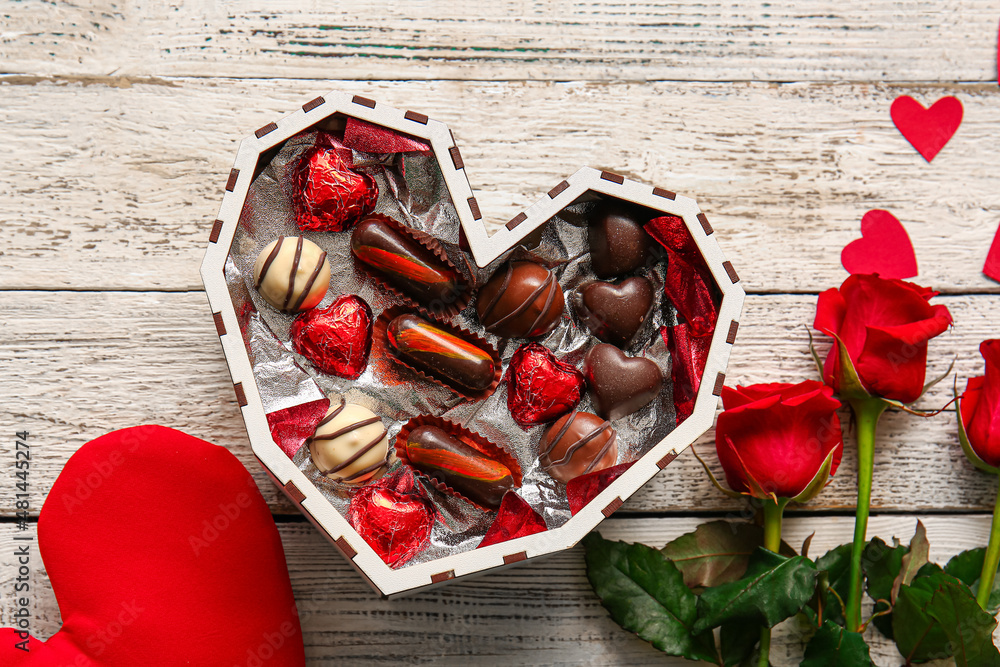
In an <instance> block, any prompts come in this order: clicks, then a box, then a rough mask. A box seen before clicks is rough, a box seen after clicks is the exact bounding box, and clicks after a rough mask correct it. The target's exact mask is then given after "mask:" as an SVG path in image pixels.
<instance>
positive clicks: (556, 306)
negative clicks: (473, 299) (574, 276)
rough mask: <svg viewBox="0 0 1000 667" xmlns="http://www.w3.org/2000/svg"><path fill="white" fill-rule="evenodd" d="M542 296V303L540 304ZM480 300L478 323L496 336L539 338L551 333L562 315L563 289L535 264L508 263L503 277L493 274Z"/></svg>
mask: <svg viewBox="0 0 1000 667" xmlns="http://www.w3.org/2000/svg"><path fill="white" fill-rule="evenodd" d="M529 290H530V291H529ZM543 294H544V301H542V302H541V303H539V300H540V299H542V296H543ZM480 296H481V297H482V299H483V300H482V301H481V303H480V304H479V305H477V307H476V311H477V313H478V315H479V320H480V322H482V324H483V327H484V328H485V329H486V330H487V331H488V332H490V333H492V334H496V335H498V336H505V337H527V338H531V337H534V336H541V335H543V334H546V333H548V332H549V331H551V330H552V328H553V327H554V326H555V325H556V323H557V322H558V320H559V317H560V316H561V315H562V310H563V294H562V288H561V287H559V284H558V282H556V277H555V275H554V274H553V273H552V271H550V270H548V269H546V268H545V267H544V266H542V265H540V264H536V263H535V262H527V261H520V262H508V263H507V265H506V269H505V271H504V272H503V274H502V277H501V274H500V273H499V272H498V273H497V274H495V275H494V276H493V277H492V278H491V279H490V280H489V281H488V282H487V283H486V285H485V286H484V287H483V289H482V290H481V291H480ZM529 317H530V318H531V319H527V318H529Z"/></svg>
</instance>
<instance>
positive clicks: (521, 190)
mask: <svg viewBox="0 0 1000 667" xmlns="http://www.w3.org/2000/svg"><path fill="white" fill-rule="evenodd" d="M2 80H6V81H8V82H12V85H6V86H4V88H3V95H4V107H5V114H6V116H7V120H8V122H7V124H5V125H4V126H3V127H4V129H0V138H2V140H3V142H4V146H6V147H7V149H8V154H9V156H10V159H9V160H8V163H7V164H8V165H9V166H8V168H7V169H4V170H3V171H2V172H0V219H3V220H4V225H2V226H0V247H3V253H2V254H0V288H3V289H19V288H32V289H125V290H144V289H167V290H191V289H200V287H201V281H200V277H199V275H198V267H199V262H200V260H201V257H202V255H203V254H204V251H205V248H206V247H207V245H208V238H209V234H210V231H211V228H212V224H213V222H214V220H215V217H216V214H217V212H218V207H219V204H220V202H221V200H222V194H223V187H224V185H225V183H226V179H227V177H228V175H229V170H230V166H231V164H232V160H233V159H234V157H235V154H236V146H237V143H238V141H239V140H240V139H241V138H242V137H243V136H244V135H247V134H249V133H250V132H253V131H254V130H255V129H257V128H260V127H262V126H264V125H266V124H267V123H268V122H270V121H273V120H276V119H278V118H280V117H281V115H282V114H283V113H286V112H288V111H290V110H293V109H296V108H297V107H298V106H300V105H301V104H302V103H303V102H304V101H307V100H310V99H312V98H313V97H315V96H316V95H317V94H318V93H323V92H326V91H327V89H328V88H330V87H339V88H344V89H346V90H349V91H352V92H356V93H359V94H364V95H366V96H369V97H371V98H373V99H376V100H379V101H384V102H385V103H388V104H393V105H395V106H399V107H404V108H412V109H417V110H420V111H422V112H424V113H427V114H428V115H430V116H431V117H432V118H437V119H440V120H444V121H445V122H447V123H449V124H450V125H451V127H452V128H453V129H454V131H455V134H456V135H457V137H458V139H459V143H460V145H461V148H462V155H463V159H464V162H465V168H466V170H467V171H468V173H469V177H470V179H471V181H472V184H473V186H474V187H475V188H476V190H477V192H476V198H477V201H478V204H479V206H480V208H481V210H482V212H483V215H484V219H485V221H486V223H487V224H488V226H489V227H490V229H498V228H499V227H500V226H501V225H503V224H504V223H505V222H507V221H508V220H510V219H512V218H513V217H515V216H516V215H517V214H518V213H519V212H521V211H522V210H523V209H524V208H526V207H527V206H529V205H530V204H532V203H533V202H534V201H536V200H537V199H539V198H541V197H544V196H545V194H546V193H547V192H548V191H549V190H550V189H551V188H552V187H553V186H554V185H556V184H558V183H559V182H560V181H561V180H562V179H563V178H564V177H565V176H566V175H568V174H571V173H573V172H574V171H576V169H577V168H579V167H580V166H582V165H591V166H594V167H600V168H606V169H609V170H610V171H614V172H616V173H622V174H625V175H627V176H629V177H630V178H635V179H637V180H640V181H645V182H648V183H650V184H651V185H657V186H660V187H664V188H667V189H670V190H673V191H676V192H679V193H683V194H688V195H690V196H694V197H696V198H697V199H698V201H699V203H700V205H701V207H702V209H703V210H704V211H706V212H707V213H708V217H709V219H710V220H711V221H712V225H713V227H714V228H715V229H716V230H717V231H716V233H715V237H716V238H717V239H718V240H719V242H720V244H721V245H722V247H723V248H724V250H725V251H726V252H727V254H728V257H729V259H730V260H732V262H733V264H734V266H735V267H736V270H737V272H738V273H739V275H740V278H741V279H742V281H743V283H744V285H745V287H746V288H747V289H748V290H750V291H773V292H799V291H813V292H816V291H820V290H822V289H826V288H827V287H830V286H832V285H836V284H839V283H840V282H841V281H842V280H843V278H844V277H845V275H846V274H845V273H844V271H843V269H842V268H840V265H839V262H840V254H839V253H840V249H841V248H843V246H844V245H845V244H847V243H848V242H850V241H851V240H852V239H854V238H856V237H858V236H859V222H860V220H861V217H862V215H863V214H864V213H865V211H867V210H869V209H873V208H887V209H889V210H891V211H892V212H893V213H894V214H895V215H896V216H897V217H898V218H899V219H900V220H901V221H902V222H903V223H904V225H905V226H906V227H907V229H908V230H909V233H910V235H911V236H912V238H913V242H914V245H915V247H916V253H917V258H918V261H919V264H920V267H921V270H922V274H921V277H920V280H921V281H923V282H924V284H930V285H933V286H935V287H936V288H938V289H943V290H946V291H977V292H978V291H994V292H995V291H1000V288H998V286H997V285H996V283H994V282H992V281H990V280H988V279H986V278H985V277H983V276H982V275H981V274H980V269H981V268H982V263H983V260H984V258H985V254H986V251H987V249H988V247H989V243H990V241H991V239H992V238H993V234H994V233H995V232H996V229H997V225H998V222H1000V216H998V213H997V211H998V210H1000V189H998V188H997V187H996V174H997V173H1000V153H998V152H997V151H995V150H992V147H993V146H994V139H995V136H994V135H995V131H996V127H997V126H998V124H1000V89H998V88H997V87H996V86H995V85H990V86H951V87H947V86H910V87H905V88H900V87H892V86H883V85H880V86H876V87H872V86H869V85H854V84H843V85H789V86H773V85H764V84H735V85H729V84H726V85H719V84H704V83H691V84H669V85H668V84H648V85H633V84H593V85H586V86H583V85H579V84H576V83H559V84H540V83H533V82H527V83H488V84H481V83H463V82H433V83H424V82H393V83H387V82H372V83H356V82H333V83H331V82H328V81H279V82H276V81H266V82H259V81H235V82H234V81H228V80H227V81H221V80H208V81H203V80H175V81H166V82H163V81H161V82H155V81H154V82H145V83H137V84H135V85H132V86H131V87H129V88H125V89H120V88H115V87H111V86H109V85H107V82H105V83H100V84H94V85H85V84H82V83H75V84H56V83H52V82H39V81H37V80H34V79H31V80H30V81H29V80H22V79H17V78H11V77H7V78H6V79H4V78H3V77H0V81H2ZM19 82H20V83H21V84H25V85H18V84H19ZM27 83H32V84H33V85H26V84H27ZM904 93H907V94H913V95H916V96H917V97H918V98H919V99H921V100H923V101H924V102H925V103H929V102H930V101H933V100H935V99H937V98H939V97H941V96H942V95H948V94H957V95H958V96H959V97H960V98H961V100H962V101H963V103H964V104H965V109H966V112H965V122H964V123H963V124H962V127H961V128H960V129H959V131H958V134H957V135H956V137H955V138H954V139H953V140H952V142H951V143H950V144H949V145H948V146H946V147H945V149H944V150H943V151H942V152H941V154H940V155H938V157H937V158H936V159H935V160H934V162H933V163H932V164H927V163H926V162H925V161H924V160H923V158H921V157H920V156H919V155H918V154H917V153H916V151H914V150H913V149H912V148H911V147H910V145H909V144H908V143H907V142H906V141H905V140H904V139H903V138H902V136H901V135H900V134H899V132H897V131H896V129H895V128H894V127H893V125H892V122H891V121H890V119H889V113H888V110H889V104H890V102H891V100H892V99H893V98H895V97H896V96H897V95H900V94H904ZM624 101H627V103H626V102H624ZM67 108H72V110H73V113H72V115H71V117H70V119H69V120H67V119H66V117H65V115H64V112H65V109H67ZM609 109H614V110H615V112H614V113H609V111H608V110H609ZM504 120H506V121H507V122H506V123H505V124H504V127H503V129H502V130H498V129H497V128H498V123H499V122H501V121H504ZM14 128H17V131H16V132H15V131H14ZM126 267H127V268H126Z"/></svg>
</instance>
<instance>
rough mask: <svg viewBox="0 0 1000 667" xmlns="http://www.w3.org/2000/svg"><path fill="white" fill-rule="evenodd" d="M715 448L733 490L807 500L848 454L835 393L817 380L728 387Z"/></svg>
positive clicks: (717, 429)
mask: <svg viewBox="0 0 1000 667" xmlns="http://www.w3.org/2000/svg"><path fill="white" fill-rule="evenodd" d="M722 404H723V406H724V407H725V410H724V411H723V412H722V414H720V415H719V420H718V423H717V425H716V433H715V447H716V450H717V451H718V453H719V462H720V463H722V468H723V469H724V470H725V473H726V481H727V482H728V483H729V486H730V488H732V489H733V490H734V491H737V492H739V493H745V494H749V495H752V496H754V497H757V498H769V497H771V496H772V494H773V495H774V496H775V497H778V498H791V499H794V500H795V501H796V502H805V501H807V500H809V499H810V498H812V497H813V496H815V495H816V494H817V493H819V491H820V490H821V489H822V488H823V486H825V485H826V482H827V479H828V478H829V476H830V475H833V474H834V473H835V472H836V471H837V466H839V465H840V457H841V456H842V455H843V453H844V438H843V435H842V434H841V431H840V419H839V418H838V417H837V408H839V407H840V402H839V401H838V400H836V399H835V398H833V390H832V389H831V388H830V387H827V386H825V385H823V384H821V383H819V382H816V381H814V380H807V381H805V382H800V383H798V384H787V383H775V384H758V385H751V386H749V387H737V388H736V389H731V388H729V387H724V388H723V389H722Z"/></svg>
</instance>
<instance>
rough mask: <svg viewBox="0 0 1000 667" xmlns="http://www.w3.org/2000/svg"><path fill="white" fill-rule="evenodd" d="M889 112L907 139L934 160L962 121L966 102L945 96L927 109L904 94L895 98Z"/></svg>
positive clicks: (925, 155) (920, 151)
mask: <svg viewBox="0 0 1000 667" xmlns="http://www.w3.org/2000/svg"><path fill="white" fill-rule="evenodd" d="M889 115H891V116H892V122H893V123H895V124H896V127H897V128H899V131H900V132H901V133H902V135H903V136H904V137H906V140H907V141H909V142H910V143H911V144H913V147H914V148H916V149H917V152H918V153H920V154H921V155H923V156H924V159H925V160H927V161H928V162H930V161H931V160H933V159H934V156H935V155H937V154H938V151H940V150H941V149H942V148H944V145H945V144H946V143H948V140H949V139H951V137H952V136H953V135H954V134H955V131H956V130H958V126H959V125H961V124H962V103H961V102H959V101H958V98H956V97H942V98H941V99H939V100H938V101H937V102H935V103H934V104H932V105H931V108H930V109H925V108H924V107H923V105H922V104H920V102H918V101H916V100H915V99H913V98H912V97H910V96H908V95H903V96H902V97H897V98H896V99H895V100H893V103H892V107H891V108H890V109H889Z"/></svg>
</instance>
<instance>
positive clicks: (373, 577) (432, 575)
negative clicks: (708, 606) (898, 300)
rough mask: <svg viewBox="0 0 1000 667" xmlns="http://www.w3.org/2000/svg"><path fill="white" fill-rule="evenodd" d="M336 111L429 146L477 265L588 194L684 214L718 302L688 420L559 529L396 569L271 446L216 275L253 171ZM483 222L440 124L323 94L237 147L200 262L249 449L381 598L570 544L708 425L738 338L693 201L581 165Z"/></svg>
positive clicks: (738, 301)
mask: <svg viewBox="0 0 1000 667" xmlns="http://www.w3.org/2000/svg"><path fill="white" fill-rule="evenodd" d="M334 114H338V115H339V116H344V117H354V118H357V119H360V120H363V121H367V122H369V123H374V124H376V125H381V126H384V127H387V128H390V129H392V130H396V131H398V132H402V133H405V134H408V135H412V136H415V137H419V138H421V139H423V140H424V141H426V142H427V143H429V144H430V146H431V148H432V150H433V153H434V156H435V157H436V159H437V161H438V163H439V166H440V168H441V171H442V174H443V177H444V180H445V183H446V185H447V187H448V190H449V192H450V194H451V198H452V202H453V203H454V205H455V208H456V210H457V214H458V218H459V220H460V224H461V227H462V231H463V232H464V235H465V238H466V239H467V241H468V245H469V248H470V250H471V254H472V256H473V258H474V259H475V261H476V263H477V264H478V265H479V266H480V267H485V266H486V265H488V264H489V263H490V262H493V261H494V260H496V259H497V258H499V257H500V256H501V255H503V254H504V253H505V252H506V251H508V250H509V249H511V248H513V247H515V246H517V244H518V243H519V242H521V241H522V240H523V239H525V237H527V236H528V235H529V234H531V233H532V232H533V231H535V230H536V229H538V228H539V227H541V226H542V225H544V224H545V223H546V221H548V220H549V219H550V218H552V217H553V216H554V215H555V214H557V213H558V212H559V211H561V210H562V209H563V208H565V207H566V206H568V205H570V204H572V203H574V202H576V201H580V200H584V199H586V198H588V197H593V196H594V195H595V194H597V195H605V196H607V197H611V198H617V199H622V200H626V201H629V202H634V203H636V204H639V205H642V206H645V207H647V208H650V209H654V210H657V211H663V212H664V213H668V214H672V215H676V216H679V217H681V218H683V220H684V222H685V224H686V226H687V229H688V231H689V232H690V234H691V236H692V238H693V239H694V241H695V243H696V244H697V246H698V248H699V250H700V251H701V254H702V255H703V257H704V260H705V262H706V263H707V265H708V267H709V269H710V271H711V274H712V276H713V278H714V281H715V283H716V285H717V287H718V290H719V292H720V293H721V295H722V298H721V303H720V305H719V315H718V320H717V323H716V327H715V332H714V335H713V338H712V342H711V348H710V352H709V356H708V361H707V364H706V366H705V370H704V373H703V375H702V378H703V379H704V381H703V382H701V384H700V388H699V391H698V395H697V400H696V403H695V407H694V410H693V413H692V414H691V416H690V417H688V418H687V419H685V420H684V421H683V422H682V423H681V424H679V425H678V426H677V428H675V429H674V430H673V431H671V432H670V433H669V435H667V437H666V438H664V439H663V440H662V441H660V442H659V443H657V444H655V445H654V446H653V447H652V449H651V450H649V451H648V453H647V454H645V455H644V456H643V457H642V458H640V459H639V460H638V461H636V462H635V463H634V464H632V465H631V467H629V468H628V470H626V471H625V472H624V473H623V474H621V476H619V477H618V478H617V479H615V480H614V481H613V482H612V483H611V484H610V485H609V486H608V487H607V488H605V489H604V490H603V491H601V492H600V493H599V494H598V495H597V496H596V497H594V498H593V500H592V501H591V502H590V503H589V504H587V505H586V506H585V507H583V509H581V510H580V511H578V512H577V513H576V514H574V515H573V517H572V518H571V519H570V520H569V521H568V522H567V523H565V524H564V525H562V526H561V527H558V528H554V529H550V530H547V531H545V532H542V533H538V534H535V535H530V536H527V537H521V538H517V539H513V540H510V541H507V542H501V543H498V544H492V545H490V546H487V547H484V548H480V549H474V550H472V551H466V552H463V553H457V554H454V555H451V556H447V557H444V558H439V559H436V560H432V561H429V562H423V563H418V564H413V565H408V566H406V567H403V568H400V569H396V570H394V569H391V568H390V567H389V566H388V565H386V564H385V563H384V562H383V561H382V559H381V558H380V557H379V556H378V554H377V553H376V552H375V551H374V550H373V549H372V548H371V547H370V546H368V544H367V543H366V542H365V541H364V540H363V539H361V537H360V536H359V535H358V533H357V532H356V531H355V530H354V529H353V528H352V527H351V525H350V524H349V523H348V522H347V520H346V519H345V518H344V517H343V516H342V515H341V514H340V513H339V512H338V511H337V510H336V509H335V508H334V507H333V506H332V504H331V503H330V502H329V501H327V500H326V499H325V498H324V496H323V495H322V493H321V492H320V490H319V489H317V488H316V487H315V486H314V485H313V484H312V482H311V481H310V480H309V479H307V477H306V476H305V475H304V474H303V472H302V471H301V470H299V468H298V467H297V466H296V465H295V463H293V461H292V460H291V459H290V458H289V457H288V456H286V455H285V453H284V452H283V451H282V450H281V449H280V448H279V447H278V445H277V444H275V442H274V441H273V439H272V436H271V432H270V429H269V427H268V422H267V419H266V417H265V413H264V408H263V404H262V401H261V396H260V393H259V392H258V387H257V383H256V381H255V378H254V375H253V373H252V372H251V363H250V359H249V357H248V354H247V350H246V347H245V346H244V343H243V340H242V338H241V336H240V330H239V324H238V321H237V314H236V311H235V308H234V304H233V301H232V298H231V296H230V292H229V290H228V288H227V285H226V279H225V275H224V268H225V264H226V259H227V257H228V256H229V253H230V248H231V245H232V243H233V239H234V235H235V232H236V229H237V226H238V223H239V218H240V214H241V211H242V210H243V206H244V202H245V200H246V198H247V194H248V190H249V188H250V184H251V181H252V180H253V178H254V176H255V174H256V173H258V171H259V169H261V168H262V166H263V164H264V163H265V161H266V160H268V159H269V157H270V156H272V155H274V153H275V151H276V149H277V148H278V147H280V146H281V145H282V144H283V143H284V142H285V141H286V140H288V139H289V138H290V137H292V136H293V135H295V134H297V133H299V132H302V131H304V130H307V129H308V128H310V127H313V126H315V125H316V124H317V123H320V122H322V121H324V120H326V119H328V118H330V117H331V116H333V115H334ZM482 218H483V216H482V213H481V211H480V209H479V206H478V204H477V203H476V199H475V197H474V195H473V192H472V188H471V186H470V184H469V181H468V178H467V176H466V174H465V169H464V164H463V162H462V157H461V154H460V153H459V149H458V147H457V146H456V145H455V140H454V136H453V135H452V133H451V131H450V130H449V129H448V127H447V126H446V125H445V124H444V123H441V122H439V121H435V120H431V119H429V118H428V117H427V116H425V115H423V114H420V113H417V112H414V111H401V110H399V109H394V108H392V107H388V106H386V105H384V104H381V103H376V102H375V101H374V100H370V99H367V98H364V97H360V96H357V95H354V96H351V95H349V94H345V93H339V92H332V93H330V94H328V95H325V96H323V97H317V98H316V99H314V100H312V101H310V102H308V103H306V104H304V105H302V108H301V109H299V110H296V111H295V112H294V113H292V114H290V115H288V116H286V117H284V118H282V119H280V120H279V121H276V122H273V123H268V124H267V125H265V126H264V127H262V128H260V129H259V130H257V131H256V132H255V133H254V134H252V135H250V136H248V137H247V138H245V139H244V140H243V141H242V142H241V144H240V148H239V152H238V154H237V157H236V162H235V164H234V165H233V169H232V171H231V172H230V175H229V179H228V181H227V182H226V186H225V196H224V198H223V201H222V206H221V208H220V211H219V217H218V219H217V220H216V221H215V224H214V225H213V227H212V232H211V236H210V239H209V240H210V243H209V247H208V251H207V253H206V255H205V259H204V262H203V264H202V268H201V273H202V279H203V280H204V283H205V289H206V292H207V293H208V298H209V302H210V304H211V307H212V313H213V316H214V318H215V324H216V328H217V330H218V333H219V336H220V340H221V342H222V347H223V350H224V351H225V355H226V359H227V361H228V363H229V369H230V373H231V375H232V379H233V383H234V390H235V392H236V396H237V399H238V402H239V404H240V407H241V411H242V414H243V419H244V421H245V423H246V427H247V432H248V434H249V437H250V441H251V444H252V447H253V451H254V454H255V455H256V456H257V458H258V460H259V461H260V463H261V465H262V466H263V467H264V469H265V470H266V471H267V472H268V474H269V475H270V476H271V477H272V479H273V480H274V481H275V483H276V484H277V485H278V486H280V487H281V488H282V489H283V490H284V491H285V493H286V495H287V496H288V497H289V498H290V499H291V500H292V501H293V502H295V503H296V504H297V505H298V506H299V508H300V509H301V510H302V513H303V514H304V515H305V516H306V517H308V518H309V520H310V521H312V523H313V524H314V525H315V526H316V527H317V528H318V529H319V530H320V531H321V532H323V533H324V534H325V535H326V536H327V537H328V538H329V539H330V540H331V541H332V542H333V543H334V544H335V545H336V546H337V547H338V548H339V549H340V551H341V552H342V553H343V554H344V556H345V557H346V558H347V559H348V560H349V561H350V562H351V564H352V565H353V566H354V567H355V569H357V570H358V571H359V572H360V573H361V574H362V576H364V578H365V579H366V580H367V581H368V582H369V583H370V584H371V585H372V587H373V588H374V589H375V590H376V591H377V592H378V593H380V594H381V595H383V596H396V595H400V594H402V593H412V592H414V591H416V590H419V589H424V588H427V587H430V586H435V585H439V584H441V583H444V582H446V581H450V580H453V579H456V578H459V577H464V576H468V575H471V574H479V573H483V572H487V571H490V570H494V569H497V568H501V567H505V566H508V565H511V564H513V563H517V562H520V561H523V560H526V559H529V558H534V557H537V556H542V555H544V554H549V553H552V552H555V551H560V550H562V549H569V548H571V547H573V546H574V545H575V544H576V543H577V542H579V541H580V539H582V538H583V536H584V535H586V534H587V533H588V532H589V531H590V530H592V529H593V528H594V527H595V526H597V525H598V524H599V523H600V522H601V521H602V520H604V519H605V518H607V517H608V516H610V515H611V514H612V513H613V512H614V511H615V510H616V509H618V508H619V507H620V506H621V505H622V503H623V502H624V501H625V500H626V499H628V498H629V496H631V495H632V494H633V493H635V492H636V491H637V490H638V489H639V488H640V487H641V486H642V485H643V484H645V483H646V482H648V481H649V480H650V479H651V478H652V477H653V476H654V475H655V474H656V473H658V472H659V471H660V470H662V469H663V468H665V467H666V466H667V464H669V463H670V462H671V461H672V460H673V459H674V458H676V457H677V455H678V454H679V453H680V452H681V451H683V450H684V449H685V448H687V447H688V446H689V445H690V444H691V443H692V442H694V441H695V440H696V439H697V438H698V437H699V436H701V435H702V434H703V433H705V431H707V430H708V429H709V428H710V427H711V425H712V422H713V419H714V417H715V411H716V407H717V403H718V396H719V394H720V392H721V390H722V385H723V382H724V379H725V369H726V365H727V363H728V360H729V354H730V349H731V346H732V343H733V342H734V340H735V337H736V330H737V327H738V322H739V318H740V314H741V312H742V308H743V299H744V292H743V289H742V287H741V286H740V285H739V278H738V276H737V274H736V272H735V270H734V269H733V266H732V264H730V263H729V262H727V261H725V258H724V256H723V254H722V251H721V249H720V248H719V245H718V243H717V242H716V240H715V237H714V236H713V230H712V227H711V225H710V224H709V222H708V220H707V218H706V217H705V215H704V214H703V213H701V211H700V210H699V209H698V205H697V203H696V202H695V201H694V200H693V199H690V198H688V197H684V196H681V195H677V194H675V193H673V192H670V191H668V190H664V189H662V188H654V187H650V186H648V185H644V184H642V183H638V182H635V181H630V180H628V179H625V178H623V177H622V176H620V175H617V174H614V173H610V172H607V171H599V170H595V169H591V168H587V167H584V168H582V169H580V170H579V171H577V172H576V173H575V174H573V175H572V176H570V177H569V178H567V179H566V180H564V181H562V182H560V183H559V184H558V185H556V186H555V187H554V188H552V189H551V190H550V191H549V192H548V193H547V194H546V195H545V196H543V197H542V198H541V199H539V200H538V201H537V202H535V203H534V204H533V205H532V206H530V207H529V208H527V209H526V210H525V211H524V212H522V213H520V214H518V215H517V216H516V217H514V218H513V219H512V220H510V221H509V222H508V223H507V224H506V225H505V226H504V227H503V228H501V229H500V230H499V231H498V232H496V233H494V234H493V235H492V236H491V235H490V234H489V233H488V232H487V229H486V227H485V226H484V224H483V219H482Z"/></svg>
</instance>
